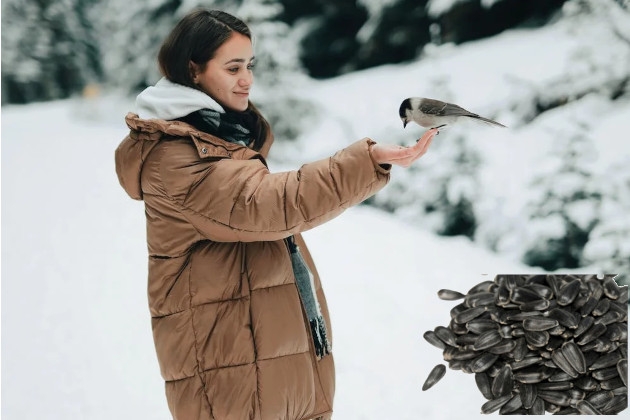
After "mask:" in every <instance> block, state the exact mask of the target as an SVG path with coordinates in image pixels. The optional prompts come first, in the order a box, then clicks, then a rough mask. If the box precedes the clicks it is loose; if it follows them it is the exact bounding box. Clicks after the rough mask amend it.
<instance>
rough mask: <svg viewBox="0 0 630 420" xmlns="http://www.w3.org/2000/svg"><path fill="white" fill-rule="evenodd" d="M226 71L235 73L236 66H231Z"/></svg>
mask: <svg viewBox="0 0 630 420" xmlns="http://www.w3.org/2000/svg"><path fill="white" fill-rule="evenodd" d="M228 71H229V72H230V73H236V72H237V71H238V67H232V68H229V69H228Z"/></svg>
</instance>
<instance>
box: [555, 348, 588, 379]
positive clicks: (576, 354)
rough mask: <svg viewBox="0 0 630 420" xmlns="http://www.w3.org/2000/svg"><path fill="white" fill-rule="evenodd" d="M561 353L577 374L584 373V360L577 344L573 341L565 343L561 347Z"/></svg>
mask: <svg viewBox="0 0 630 420" xmlns="http://www.w3.org/2000/svg"><path fill="white" fill-rule="evenodd" d="M561 352H562V355H563V356H564V358H565V359H566V360H567V362H569V364H570V365H571V366H572V367H573V369H575V371H577V373H586V359H585V358H584V353H582V351H581V350H580V348H579V347H578V346H577V344H575V343H574V342H573V341H567V342H566V343H564V344H563V345H562V347H561Z"/></svg>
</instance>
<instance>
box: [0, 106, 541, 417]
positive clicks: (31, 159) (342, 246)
mask: <svg viewBox="0 0 630 420" xmlns="http://www.w3.org/2000/svg"><path fill="white" fill-rule="evenodd" d="M81 105H82V102H79V101H78V100H67V101H60V102H51V103H46V104H32V105H27V106H11V107H4V108H3V109H2V123H3V124H2V146H3V149H2V171H3V175H4V177H3V184H2V198H3V200H2V202H3V207H2V213H3V214H2V216H3V219H2V242H3V245H4V246H3V247H2V262H3V264H2V294H3V300H2V339H3V347H2V357H3V372H2V375H3V405H2V414H3V418H4V419H7V420H11V419H20V420H29V419H42V418H46V419H49V420H55V419H64V420H65V419H90V420H98V419H112V418H119V419H138V418H151V419H167V418H169V415H168V409H167V406H166V401H165V398H164V391H163V382H162V379H161V377H160V376H159V368H158V365H157V360H156V358H155V350H154V348H153V343H152V337H151V324H150V318H149V311H148V306H147V301H146V244H145V242H144V240H145V231H144V208H143V205H142V204H141V203H140V202H135V201H133V200H131V199H129V198H128V197H127V196H126V194H125V193H124V192H123V190H122V189H121V188H120V186H119V184H118V180H117V178H116V175H115V172H114V162H113V156H114V155H113V151H114V149H115V147H116V146H117V145H118V143H119V141H120V140H121V139H122V137H123V136H124V135H125V134H126V129H125V126H124V125H123V124H122V123H121V122H120V121H118V122H117V123H114V122H113V121H110V120H109V117H108V118H107V119H104V120H100V121H97V122H94V121H87V120H83V119H77V118H76V116H77V115H79V114H78V110H79V109H81ZM91 105H94V104H91ZM100 105H101V108H100V109H102V110H108V112H112V111H111V109H115V108H116V104H108V103H105V102H103V103H101V104H100ZM117 105H118V106H119V108H118V109H119V111H120V112H119V113H120V115H121V116H122V114H124V111H123V110H124V109H127V108H126V107H125V106H128V105H131V102H129V103H126V102H124V101H121V102H119V103H118V104H117ZM34 122H36V123H34ZM305 237H306V240H307V242H308V243H309V246H310V250H311V252H312V253H313V255H314V258H315V260H316V261H317V264H318V270H319V272H320V275H321V276H322V278H323V282H324V287H325V290H326V292H327V296H328V299H329V306H330V310H331V313H332V319H333V328H334V340H335V341H334V350H335V355H336V365H337V369H338V376H337V390H338V391H337V396H336V404H335V412H336V418H340V419H351V420H352V419H357V420H358V419H372V418H397V419H414V418H417V417H418V416H422V417H424V418H427V419H431V418H458V417H461V415H463V414H464V413H466V414H467V415H468V414H469V413H471V412H473V413H474V412H478V409H479V407H480V406H481V404H482V403H483V400H482V397H481V394H480V393H479V392H478V391H476V388H475V385H474V381H473V378H472V376H471V375H465V374H463V373H461V372H456V371H449V372H447V375H446V376H445V378H444V379H443V380H442V381H441V382H440V383H439V384H437V385H436V386H434V387H433V388H432V389H430V390H428V391H425V392H422V391H421V386H422V383H423V382H424V380H425V378H426V376H427V375H428V373H429V371H430V370H431V368H432V367H433V366H434V365H436V364H437V363H441V362H442V358H441V351H440V350H438V349H436V348H434V347H433V346H431V345H430V344H428V343H426V342H425V341H424V339H423V338H422V333H423V332H424V331H426V330H428V329H433V328H434V327H435V326H437V325H446V324H447V323H448V320H449V315H448V311H449V309H450V307H452V306H453V303H452V302H451V303H449V302H443V301H440V300H439V299H438V298H437V295H436V292H437V290H439V289H441V288H445V287H448V288H453V289H459V290H462V291H464V292H465V291H467V290H468V289H469V288H470V287H472V285H474V284H476V283H478V282H479V281H481V280H483V279H486V278H489V277H488V276H490V275H491V274H492V273H493V272H532V271H533V270H531V269H530V268H527V267H524V266H521V265H519V264H515V263H513V262H510V261H508V260H505V259H502V258H500V257H498V256H496V255H493V254H491V253H490V252H488V251H485V250H483V249H480V248H479V247H476V246H474V245H473V244H472V243H471V242H470V241H468V240H466V239H462V238H450V239H448V238H440V237H436V236H434V235H433V234H431V233H428V232H425V231H422V230H420V229H418V228H414V227H413V226H410V225H409V224H407V223H404V222H402V221H400V220H396V219H395V218H394V217H393V216H392V215H390V214H387V213H384V212H382V211H379V210H376V209H373V208H369V207H366V206H360V207H358V208H354V209H351V210H348V211H347V212H346V213H344V214H343V215H342V216H340V217H338V218H337V219H335V220H333V221H331V222H329V223H328V224H326V225H323V226H320V227H319V228H317V229H314V230H312V231H309V232H306V233H305ZM331 238H333V239H334V238H344V240H343V241H339V240H331ZM485 274H487V275H485ZM454 389H457V399H458V402H460V403H459V404H451V403H450V402H451V400H452V398H453V392H454V391H453V390H454ZM34 401H36V403H34Z"/></svg>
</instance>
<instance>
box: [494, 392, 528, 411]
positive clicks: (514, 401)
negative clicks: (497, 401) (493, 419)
mask: <svg viewBox="0 0 630 420" xmlns="http://www.w3.org/2000/svg"><path fill="white" fill-rule="evenodd" d="M513 395H514V394H513ZM522 406H523V402H522V401H521V396H520V394H515V395H514V396H513V397H512V398H511V399H510V400H508V402H506V403H505V404H503V406H502V407H501V408H500V409H499V414H513V413H514V412H515V411H516V410H518V409H519V408H521V407H522Z"/></svg>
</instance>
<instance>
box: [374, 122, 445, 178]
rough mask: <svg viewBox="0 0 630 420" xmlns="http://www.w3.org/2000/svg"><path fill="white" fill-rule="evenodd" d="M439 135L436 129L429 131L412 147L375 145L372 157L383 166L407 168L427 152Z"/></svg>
mask: <svg viewBox="0 0 630 420" xmlns="http://www.w3.org/2000/svg"><path fill="white" fill-rule="evenodd" d="M437 133H438V130H437V129H435V128H432V129H431V130H428V131H427V132H426V133H424V134H423V135H422V137H421V138H420V139H418V141H417V142H416V144H414V145H413V146H410V147H404V146H395V145H381V144H375V145H374V146H373V147H372V157H373V158H374V159H375V160H376V161H377V162H378V163H381V164H382V163H391V164H395V165H399V166H403V167H405V168H406V167H408V166H410V165H411V164H412V163H413V162H414V161H415V160H417V159H418V158H420V157H421V156H422V155H424V154H425V153H426V152H427V150H428V149H429V146H430V145H431V142H432V141H433V137H435V135H436V134H437Z"/></svg>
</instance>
